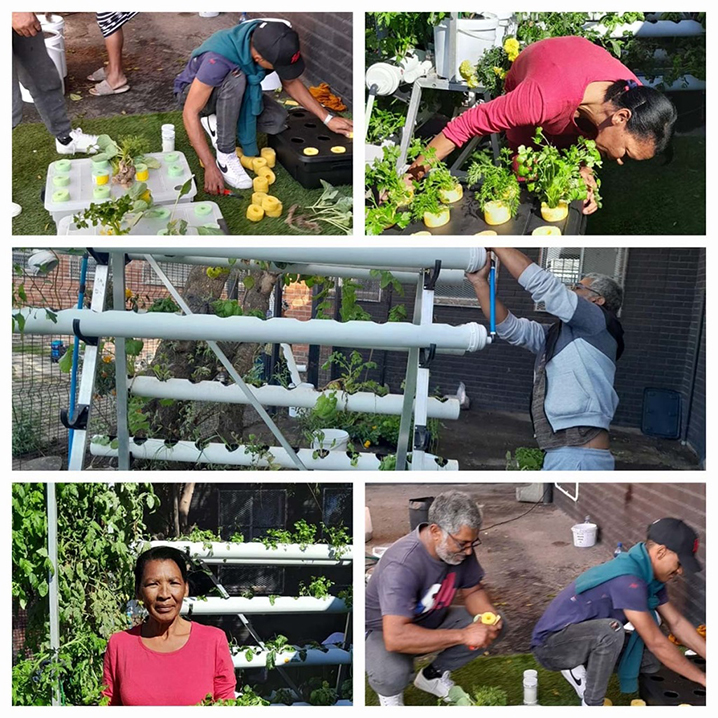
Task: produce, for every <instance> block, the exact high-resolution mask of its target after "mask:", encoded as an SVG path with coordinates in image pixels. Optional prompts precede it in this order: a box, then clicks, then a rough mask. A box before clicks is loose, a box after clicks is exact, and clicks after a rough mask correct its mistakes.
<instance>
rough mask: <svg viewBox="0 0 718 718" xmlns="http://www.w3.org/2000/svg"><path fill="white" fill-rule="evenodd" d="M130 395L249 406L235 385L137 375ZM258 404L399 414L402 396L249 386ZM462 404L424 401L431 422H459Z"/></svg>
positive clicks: (450, 400)
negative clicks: (327, 403) (328, 400)
mask: <svg viewBox="0 0 718 718" xmlns="http://www.w3.org/2000/svg"><path fill="white" fill-rule="evenodd" d="M128 381H129V387H130V393H131V394H133V395H134V396H144V397H148V398H153V399H179V400H182V401H210V402H217V403H226V404H248V403H249V400H248V399H247V397H246V396H245V394H244V392H242V390H241V389H240V388H239V387H238V386H236V385H229V386H225V385H224V384H222V383H221V382H218V381H200V382H197V383H195V384H193V383H192V382H190V381H189V379H168V380H167V381H160V380H159V379H157V378H156V377H151V376H137V377H134V378H132V379H129V380H128ZM250 390H251V392H252V394H254V396H255V398H256V399H257V401H259V402H260V404H262V405H263V406H286V407H297V408H302V409H311V408H312V407H313V406H315V404H316V403H317V399H319V397H321V396H325V397H330V396H334V397H335V398H336V400H337V410H338V411H352V412H353V411H358V412H366V413H369V414H387V415H396V414H401V407H402V403H403V400H404V397H403V395H402V394H387V395H385V396H378V395H377V394H374V393H372V392H356V393H355V394H347V393H346V392H345V391H341V390H325V391H317V390H316V389H314V387H313V386H309V385H303V386H297V387H295V388H294V389H285V388H284V387H282V386H272V385H269V384H267V385H265V386H260V387H250ZM460 411H461V405H460V403H459V400H458V399H456V398H454V397H447V398H446V399H445V400H444V401H441V400H440V399H437V398H436V397H430V398H429V400H428V402H427V414H428V416H429V417H430V418H432V419H458V418H459V412H460Z"/></svg>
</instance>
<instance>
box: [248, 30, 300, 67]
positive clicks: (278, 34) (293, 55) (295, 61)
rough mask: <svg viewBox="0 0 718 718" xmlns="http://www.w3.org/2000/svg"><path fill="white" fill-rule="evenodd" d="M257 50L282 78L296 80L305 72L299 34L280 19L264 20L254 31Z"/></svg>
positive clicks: (253, 36) (253, 35)
mask: <svg viewBox="0 0 718 718" xmlns="http://www.w3.org/2000/svg"><path fill="white" fill-rule="evenodd" d="M252 42H253V43H254V48H255V50H256V51H257V52H258V53H259V54H260V55H261V56H262V57H263V58H264V59H265V60H266V61H267V62H271V63H272V66H273V67H274V71H275V72H276V73H277V74H278V75H279V79H280V80H294V79H296V78H297V77H299V76H300V75H301V74H302V73H303V72H304V59H303V58H302V55H301V51H300V49H299V35H297V33H296V32H294V30H292V28H291V27H289V25H285V24H284V23H283V22H280V21H276V20H274V21H268V20H265V21H262V22H261V23H260V24H259V25H258V26H257V27H256V28H255V30H254V32H253V33H252Z"/></svg>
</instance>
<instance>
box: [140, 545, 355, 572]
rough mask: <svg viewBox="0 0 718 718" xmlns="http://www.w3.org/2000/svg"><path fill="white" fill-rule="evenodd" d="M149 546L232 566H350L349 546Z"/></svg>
mask: <svg viewBox="0 0 718 718" xmlns="http://www.w3.org/2000/svg"><path fill="white" fill-rule="evenodd" d="M150 545H151V546H153V547H154V546H171V547H172V548H176V549H178V550H179V551H184V552H185V553H188V554H189V555H190V556H191V557H192V558H200V559H202V560H208V559H211V560H214V561H222V562H223V563H229V564H233V563H235V562H237V561H238V560H242V561H247V562H250V561H251V562H252V563H255V564H261V565H264V566H272V565H274V564H278V563H282V562H283V561H287V560H295V561H299V562H307V563H308V562H310V561H311V562H313V563H314V562H319V561H321V562H322V563H324V564H326V565H337V564H347V563H351V560H352V551H353V547H352V546H343V547H341V549H337V548H334V547H333V546H329V544H324V543H315V544H310V545H308V546H304V547H302V546H300V545H299V544H296V543H280V544H277V547H276V548H271V547H269V546H265V545H264V544H263V543H259V542H258V541H249V542H247V543H230V542H229V541H224V542H218V541H213V542H211V543H210V544H204V543H202V542H196V541H183V540H182V539H179V540H176V541H151V542H150Z"/></svg>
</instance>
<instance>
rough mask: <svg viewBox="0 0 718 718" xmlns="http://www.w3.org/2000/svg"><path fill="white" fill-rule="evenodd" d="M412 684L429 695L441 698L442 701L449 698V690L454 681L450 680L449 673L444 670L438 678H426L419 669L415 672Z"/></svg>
mask: <svg viewBox="0 0 718 718" xmlns="http://www.w3.org/2000/svg"><path fill="white" fill-rule="evenodd" d="M414 685H415V686H416V687H417V688H418V689H419V690H420V691H424V692H426V693H431V695H433V696H436V697H437V698H441V699H442V700H444V701H448V699H449V691H450V690H451V689H452V688H453V687H454V685H455V684H454V681H452V680H451V673H450V672H449V671H444V672H443V673H442V674H441V675H440V676H439V677H438V678H427V677H426V676H425V675H424V671H423V670H421V671H419V672H418V673H417V674H416V678H415V679H414Z"/></svg>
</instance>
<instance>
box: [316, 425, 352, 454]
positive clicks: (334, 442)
mask: <svg viewBox="0 0 718 718" xmlns="http://www.w3.org/2000/svg"><path fill="white" fill-rule="evenodd" d="M320 434H324V438H322V437H321V436H320ZM348 443H349V433H348V432H346V431H344V429H319V431H317V432H316V435H315V437H314V438H313V439H312V449H326V450H327V451H346V448H347V444H348Z"/></svg>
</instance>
